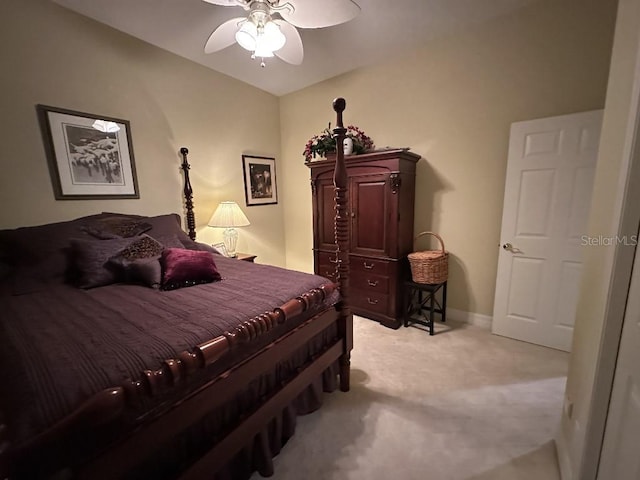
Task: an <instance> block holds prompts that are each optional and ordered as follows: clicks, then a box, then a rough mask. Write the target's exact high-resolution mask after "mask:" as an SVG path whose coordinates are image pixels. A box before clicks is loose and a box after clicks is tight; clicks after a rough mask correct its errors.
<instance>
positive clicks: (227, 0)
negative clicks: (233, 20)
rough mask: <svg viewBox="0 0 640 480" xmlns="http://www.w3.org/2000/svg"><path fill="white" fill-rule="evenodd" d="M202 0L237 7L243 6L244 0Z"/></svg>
mask: <svg viewBox="0 0 640 480" xmlns="http://www.w3.org/2000/svg"><path fill="white" fill-rule="evenodd" d="M202 1H203V2H207V3H213V4H214V5H222V6H223V7H238V6H240V7H241V6H243V5H244V3H245V2H241V1H238V0H202Z"/></svg>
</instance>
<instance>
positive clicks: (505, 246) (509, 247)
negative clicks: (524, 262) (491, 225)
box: [502, 243, 513, 250]
mask: <svg viewBox="0 0 640 480" xmlns="http://www.w3.org/2000/svg"><path fill="white" fill-rule="evenodd" d="M502 248H504V249H505V250H512V249H513V245H511V244H510V243H505V244H504V245H502Z"/></svg>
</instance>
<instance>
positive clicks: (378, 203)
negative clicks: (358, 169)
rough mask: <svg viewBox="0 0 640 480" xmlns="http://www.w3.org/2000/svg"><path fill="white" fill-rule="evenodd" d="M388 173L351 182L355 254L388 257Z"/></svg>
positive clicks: (352, 234)
mask: <svg viewBox="0 0 640 480" xmlns="http://www.w3.org/2000/svg"><path fill="white" fill-rule="evenodd" d="M388 177H389V175H388V174H386V175H385V174H383V175H371V176H365V177H355V178H353V179H352V180H351V182H350V185H349V186H350V188H351V192H350V198H351V205H350V206H351V219H352V223H351V252H353V253H362V254H365V255H376V254H378V255H387V254H388V242H387V233H388V231H389V229H390V225H389V224H388V222H389V195H388V194H387V189H388Z"/></svg>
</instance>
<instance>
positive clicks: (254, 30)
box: [236, 20, 258, 52]
mask: <svg viewBox="0 0 640 480" xmlns="http://www.w3.org/2000/svg"><path fill="white" fill-rule="evenodd" d="M257 38H258V27H256V26H255V25H254V23H253V22H252V21H250V20H249V21H246V22H244V23H243V24H242V26H241V27H240V29H239V30H238V31H237V32H236V42H238V45H240V46H241V47H242V48H244V49H245V50H249V51H250V52H253V51H254V50H255V49H256V45H257Z"/></svg>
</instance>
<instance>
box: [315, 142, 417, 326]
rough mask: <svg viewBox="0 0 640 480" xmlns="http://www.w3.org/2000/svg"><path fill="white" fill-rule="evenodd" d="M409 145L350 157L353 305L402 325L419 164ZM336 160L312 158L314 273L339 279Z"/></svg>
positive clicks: (363, 312) (361, 312) (361, 311)
mask: <svg viewBox="0 0 640 480" xmlns="http://www.w3.org/2000/svg"><path fill="white" fill-rule="evenodd" d="M419 159H420V155H416V154H414V153H411V152H409V151H407V150H406V149H393V150H382V151H375V152H372V153H367V154H364V155H352V156H347V157H345V163H346V165H347V174H348V177H349V215H350V217H351V228H350V239H349V263H350V272H351V274H350V279H351V280H350V306H351V310H352V311H353V313H355V314H356V315H361V316H363V317H367V318H371V319H374V320H378V321H379V322H380V323H382V324H383V325H385V326H387V327H391V328H398V327H399V326H400V324H401V320H402V284H403V282H404V280H406V279H409V278H410V273H409V264H408V260H407V254H408V253H410V252H411V251H412V250H413V209H414V202H415V173H416V163H417V161H418V160H419ZM334 163H335V160H333V159H327V160H320V161H315V162H309V163H308V164H307V165H308V166H309V168H310V169H311V191H312V195H313V251H314V263H315V273H316V274H318V275H322V276H324V277H328V278H330V279H335V272H336V258H335V241H334V225H333V217H334V189H333V167H334Z"/></svg>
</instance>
